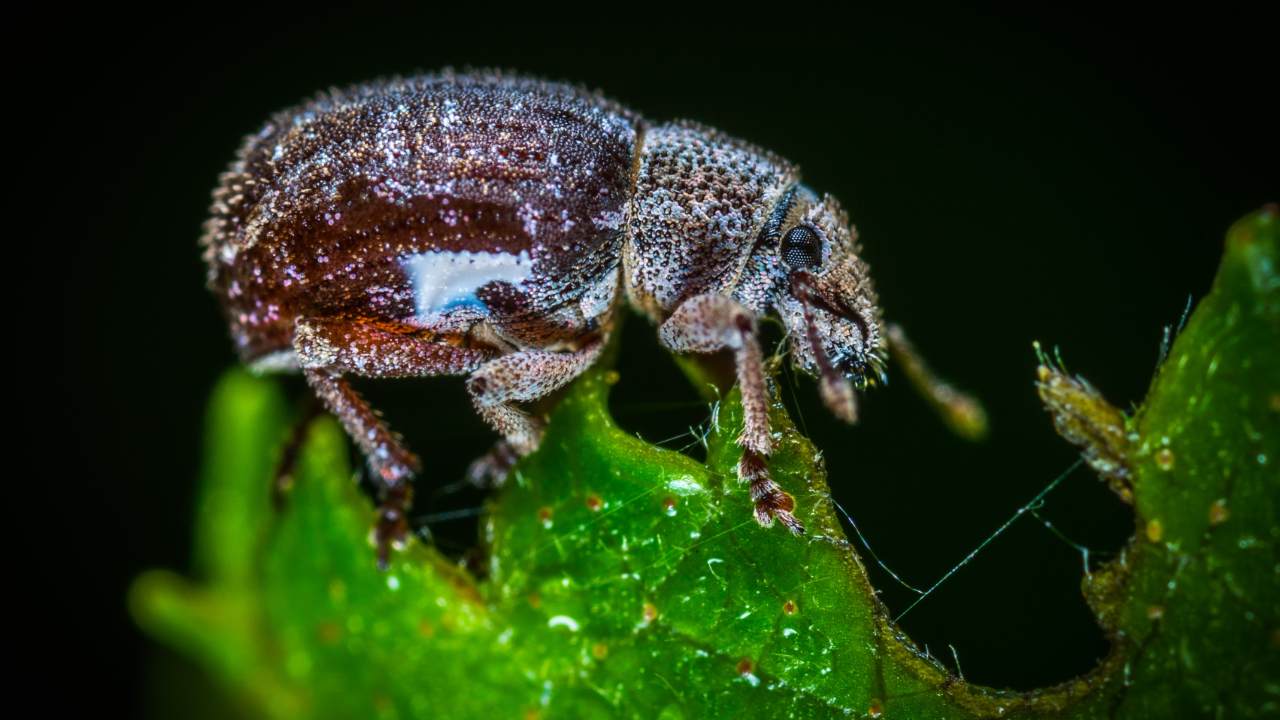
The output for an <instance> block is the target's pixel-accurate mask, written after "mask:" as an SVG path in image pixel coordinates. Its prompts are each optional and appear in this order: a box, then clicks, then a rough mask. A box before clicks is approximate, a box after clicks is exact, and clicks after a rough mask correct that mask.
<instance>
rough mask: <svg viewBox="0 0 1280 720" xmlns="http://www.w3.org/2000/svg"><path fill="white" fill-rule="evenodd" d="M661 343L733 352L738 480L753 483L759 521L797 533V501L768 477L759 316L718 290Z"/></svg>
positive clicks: (689, 310)
mask: <svg viewBox="0 0 1280 720" xmlns="http://www.w3.org/2000/svg"><path fill="white" fill-rule="evenodd" d="M658 336H659V339H660V340H661V342H662V344H663V345H665V346H666V347H668V348H670V349H671V350H673V351H675V352H696V353H708V352H717V351H719V350H724V349H729V350H732V351H733V359H734V367H735V368H736V370H737V376H738V378H737V379H738V387H739V389H740V392H741V393H742V415H743V427H742V434H740V435H739V436H738V446H739V447H741V448H742V459H741V460H739V461H738V479H739V480H741V481H743V482H746V483H750V486H751V500H752V501H753V502H754V503H755V516H756V521H757V522H759V523H760V524H761V525H765V526H768V525H770V524H772V523H773V521H774V520H775V519H776V520H778V521H779V522H781V523H782V524H783V525H784V526H786V528H787V529H788V530H790V531H791V532H793V533H795V534H797V535H799V534H801V533H803V532H804V525H803V524H801V522H800V521H799V520H798V519H797V518H796V516H795V515H794V513H793V511H794V510H795V505H796V503H795V499H794V498H792V497H791V495H790V494H788V493H786V492H784V491H783V490H782V488H781V487H780V486H779V485H778V483H776V482H774V481H773V478H772V477H770V476H769V468H768V464H767V459H768V457H769V455H770V453H771V452H772V451H773V440H772V438H771V437H770V435H769V390H768V386H767V385H766V383H765V374H764V356H763V354H762V353H761V351H760V341H759V339H758V338H757V336H756V324H755V316H754V315H752V313H751V312H750V311H749V310H747V309H746V308H745V307H743V306H742V305H741V304H740V303H738V302H737V301H736V300H734V299H733V298H730V297H728V296H725V295H719V294H706V295H698V296H695V297H692V298H689V299H688V300H686V301H685V302H684V303H682V304H681V305H680V307H678V308H676V311H675V312H674V313H672V315H671V317H670V318H668V319H667V321H666V322H664V323H663V324H662V327H660V328H659V329H658Z"/></svg>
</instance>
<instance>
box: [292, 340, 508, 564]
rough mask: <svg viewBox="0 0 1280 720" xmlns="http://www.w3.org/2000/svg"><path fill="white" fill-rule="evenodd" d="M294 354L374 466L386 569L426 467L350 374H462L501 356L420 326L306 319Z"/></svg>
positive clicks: (379, 543) (380, 561)
mask: <svg viewBox="0 0 1280 720" xmlns="http://www.w3.org/2000/svg"><path fill="white" fill-rule="evenodd" d="M294 350H295V352H297V354H298V360H299V365H301V366H302V368H303V373H304V375H305V376H306V378H307V383H308V384H310V385H311V388H312V389H313V390H314V391H315V394H316V396H317V397H318V398H320V401H321V402H322V403H324V405H325V407H326V408H327V409H328V410H329V412H331V413H333V414H334V415H335V416H336V417H337V418H338V421H339V422H341V423H342V426H343V428H344V429H345V430H346V431H347V434H348V435H350V436H351V438H352V440H354V441H355V443H356V445H357V446H359V448H360V450H361V451H362V452H363V453H364V456H365V458H366V459H367V461H368V464H369V469H370V470H371V471H372V474H373V478H374V481H375V483H376V484H377V486H378V494H379V500H380V505H379V508H378V520H377V525H376V526H375V528H374V537H375V539H376V541H377V546H378V565H379V567H382V568H384V569H385V568H386V566H387V562H388V560H389V558H390V554H391V548H392V547H393V546H397V545H401V544H403V543H404V542H405V539H406V537H407V535H408V530H409V524H408V520H407V512H408V509H409V505H410V503H411V501H412V492H413V487H412V485H411V479H412V476H413V474H414V473H415V472H417V470H418V469H419V467H420V462H419V460H418V458H417V456H415V455H414V454H413V453H412V452H410V451H409V449H408V448H407V447H405V445H404V441H403V440H402V439H401V438H400V436H399V435H397V434H396V433H394V432H392V431H391V429H390V428H389V427H387V424H386V423H385V422H383V421H382V418H381V417H380V416H379V414H378V413H377V411H375V410H374V409H373V408H371V407H370V406H369V404H368V403H367V402H365V400H364V398H362V397H360V394H359V393H357V392H356V391H355V389H354V388H352V387H351V384H350V383H349V382H348V381H347V379H346V378H345V377H343V375H344V374H354V375H363V376H367V377H419V376H426V375H460V374H463V373H466V372H469V371H471V370H473V369H475V368H476V367H479V366H480V365H481V364H482V363H484V362H485V361H486V360H488V359H489V358H491V357H493V355H494V352H493V351H492V350H489V349H485V348H470V347H465V345H464V344H463V343H462V341H461V339H460V338H456V337H440V336H435V335H431V334H429V333H426V332H424V331H423V330H421V329H420V328H415V327H412V326H405V325H394V324H386V323H375V322H370V321H365V320H360V319H351V318H305V319H300V320H299V321H298V322H297V325H296V327H295V331H294Z"/></svg>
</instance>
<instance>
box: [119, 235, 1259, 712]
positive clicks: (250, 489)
mask: <svg viewBox="0 0 1280 720" xmlns="http://www.w3.org/2000/svg"><path fill="white" fill-rule="evenodd" d="M1278 263H1280V252H1278V251H1277V216H1276V212H1275V210H1274V209H1269V210H1264V211H1261V212H1259V213H1256V214H1254V215H1252V216H1250V217H1249V218H1246V219H1245V220H1242V221H1241V222H1240V223H1239V224H1237V225H1236V226H1235V227H1234V228H1233V229H1232V230H1231V233H1230V235H1229V239H1228V243H1227V252H1226V255H1225V257H1224V260H1223V264H1222V268H1221V270H1220V272H1219V276H1218V279H1217V282H1216V284H1215V287H1214V290H1213V292H1212V293H1211V294H1210V295H1209V296H1208V297H1207V298H1205V300H1204V301H1203V302H1202V303H1201V305H1200V307H1199V308H1198V309H1197V311H1196V312H1195V314H1194V315H1193V317H1192V318H1191V320H1190V322H1189V323H1188V325H1187V327H1186V329H1185V331H1184V332H1183V333H1182V334H1181V335H1180V336H1179V337H1178V339H1177V342H1176V343H1175V345H1174V347H1173V349H1172V352H1171V354H1170V355H1169V357H1168V359H1167V361H1166V362H1165V363H1164V365H1163V366H1162V369H1161V371H1160V372H1159V374H1158V377H1157V378H1156V380H1155V382H1154V384H1153V386H1152V389H1151V392H1150V396H1149V398H1148V400H1147V402H1146V404H1145V405H1144V406H1143V407H1142V408H1141V409H1140V410H1139V411H1138V412H1137V414H1136V415H1135V416H1134V417H1132V418H1125V417H1124V416H1123V415H1120V414H1119V413H1118V412H1110V411H1109V410H1108V408H1107V406H1105V405H1104V404H1103V403H1104V401H1102V400H1101V398H1098V397H1097V396H1096V394H1094V395H1090V396H1088V397H1089V403H1092V405H1090V404H1088V403H1086V404H1083V405H1082V404H1080V402H1078V400H1079V398H1080V397H1083V396H1080V395H1078V394H1077V395H1068V396H1062V397H1060V398H1059V399H1058V400H1056V401H1051V402H1050V409H1051V410H1053V411H1054V412H1055V417H1056V418H1059V419H1060V420H1061V418H1070V419H1071V421H1072V422H1073V423H1074V424H1069V426H1070V427H1071V428H1074V429H1075V430H1077V431H1078V432H1077V434H1076V435H1068V436H1069V437H1071V438H1072V439H1073V441H1075V442H1079V443H1081V444H1083V445H1085V447H1086V451H1087V452H1092V453H1093V455H1094V456H1098V455H1103V454H1106V453H1110V455H1108V456H1107V457H1108V458H1110V459H1111V460H1112V461H1114V463H1116V464H1115V465H1114V466H1113V467H1115V468H1122V469H1124V471H1125V472H1128V474H1124V472H1122V471H1121V470H1116V472H1117V473H1119V474H1117V475H1116V477H1114V478H1111V480H1112V482H1113V486H1117V487H1119V485H1123V487H1119V489H1120V490H1124V489H1126V488H1127V489H1128V490H1130V491H1131V496H1132V500H1133V503H1134V508H1135V512H1136V514H1137V527H1138V528H1139V532H1138V534H1137V536H1136V537H1135V538H1134V539H1133V540H1132V541H1131V543H1130V545H1129V546H1128V548H1127V549H1126V551H1125V552H1124V553H1123V554H1122V555H1121V557H1120V558H1119V559H1118V560H1117V561H1115V562H1114V563H1113V564H1111V565H1109V566H1108V567H1106V568H1104V569H1102V570H1100V571H1097V572H1095V573H1094V574H1093V575H1092V576H1091V577H1090V578H1086V579H1085V581H1084V583H1083V585H1084V590H1085V593H1086V596H1087V598H1088V599H1089V601H1090V603H1091V604H1092V606H1093V607H1094V608H1095V610H1097V612H1098V613H1099V617H1100V622H1101V623H1102V625H1103V627H1104V628H1105V629H1106V630H1107V631H1108V633H1109V634H1110V636H1111V638H1112V642H1113V650H1112V653H1111V654H1110V656H1109V657H1108V658H1107V659H1106V660H1105V661H1104V662H1103V663H1102V664H1101V665H1100V666H1099V667H1098V668H1097V669H1096V670H1094V671H1093V672H1092V673H1090V674H1088V675H1087V676H1085V677H1083V678H1080V679H1077V680H1072V681H1069V682H1066V683H1063V684H1061V685H1058V686H1055V687H1052V688H1046V689H1044V690H1040V691H1035V692H1030V693H1014V692H1007V691H998V690H993V689H990V688H984V687H979V686H974V685H971V684H968V683H965V682H963V681H961V680H959V679H958V678H955V677H953V676H951V675H950V674H949V673H948V671H947V670H946V669H945V668H943V667H942V666H941V665H939V664H937V663H936V662H935V661H933V660H932V659H930V658H928V657H926V656H925V655H923V654H922V653H920V652H919V651H918V650H917V649H916V648H915V646H914V645H913V644H912V643H911V642H910V641H909V640H908V639H907V638H905V637H904V636H903V635H902V633H901V632H900V631H899V630H898V629H897V628H896V627H895V626H894V625H893V623H892V622H891V621H890V619H889V618H888V616H887V614H886V611H885V608H884V607H883V606H882V605H881V604H880V603H879V600H878V599H877V597H876V594H875V592H874V590H873V588H872V587H871V585H870V582H869V580H868V578H867V574H866V572H865V570H864V568H863V566H862V563H861V561H860V559H859V558H858V555H857V553H856V552H855V550H854V549H853V547H852V546H851V545H850V543H849V541H848V540H847V538H846V537H845V535H844V533H843V531H842V529H841V526H840V524H839V522H838V520H837V518H836V516H835V514H834V512H833V508H832V505H831V502H830V500H829V497H828V489H827V485H826V480H825V473H824V471H823V468H822V464H821V460H820V455H819V453H818V450H817V449H816V448H814V447H813V445H812V444H810V443H809V442H808V441H807V440H806V439H805V438H803V437H802V436H800V434H799V433H798V432H797V431H796V429H795V427H794V426H793V425H792V424H791V422H790V420H789V419H788V417H787V416H786V414H785V412H784V410H783V409H782V408H781V407H780V406H775V407H774V408H773V411H772V416H773V417H772V420H773V423H774V428H775V430H776V431H777V433H778V436H779V437H780V442H779V443H778V449H777V452H776V455H775V456H774V458H773V460H772V462H771V468H772V470H773V473H774V474H775V477H776V479H777V480H778V481H779V482H780V483H781V484H782V485H783V486H784V487H785V488H787V489H788V490H790V491H791V492H793V493H794V495H795V497H796V501H797V513H798V515H799V517H800V518H801V520H802V521H803V522H804V523H805V525H806V527H807V528H809V532H808V534H807V535H805V536H803V537H793V536H791V535H790V534H789V533H787V532H786V531H785V530H783V529H782V528H779V527H774V528H761V527H759V526H758V525H756V523H755V521H754V520H753V519H751V502H750V499H749V498H748V495H747V491H746V488H744V487H742V486H741V485H739V484H738V483H737V481H736V479H735V476H734V465H735V463H736V461H737V458H738V454H737V450H736V449H735V447H734V445H733V440H734V438H735V437H736V435H737V432H738V430H739V428H740V427H741V408H740V406H739V405H738V402H737V397H736V394H730V395H729V396H727V397H726V398H725V400H724V402H722V403H720V404H718V405H717V408H716V412H715V415H714V422H713V427H712V432H711V433H710V435H709V436H708V437H707V450H708V452H707V458H708V460H707V462H706V464H705V465H704V464H699V463H696V462H694V461H692V460H690V459H689V458H687V457H685V456H683V455H680V454H678V453H674V452H670V451H666V450H661V449H658V448H656V447H653V446H650V445H647V444H645V443H643V442H642V441H640V440H637V439H636V438H634V437H632V436H630V435H628V434H626V433H625V432H623V431H621V430H620V429H619V428H618V427H617V426H616V425H615V424H614V423H613V421H612V420H611V418H610V417H609V415H608V412H607V409H606V408H607V403H606V398H607V394H608V391H609V384H610V379H611V373H610V372H609V371H608V370H607V369H605V368H604V367H603V366H604V365H605V364H607V363H601V365H602V367H600V368H598V369H595V370H593V371H591V372H589V373H588V374H587V375H585V376H584V377H583V378H582V379H580V380H579V381H578V382H576V383H575V384H574V385H573V386H572V388H571V389H570V390H569V391H568V392H567V394H566V396H565V397H564V399H563V400H562V401H561V402H560V403H559V405H558V406H557V408H556V410H555V411H554V412H553V414H552V417H551V423H550V430H549V432H548V434H547V437H546V439H545V441H544V443H543V446H542V448H541V449H540V450H539V451H538V452H537V453H535V454H534V455H532V456H530V457H528V458H526V459H525V460H524V461H523V462H522V463H521V464H520V465H519V466H518V468H517V470H516V472H515V473H514V475H513V477H512V479H511V480H510V481H509V482H508V485H507V487H505V488H504V489H503V490H501V491H500V492H498V493H497V494H496V495H495V497H494V498H493V499H492V501H491V503H490V505H489V507H488V513H487V516H486V518H485V520H484V523H483V532H482V545H483V548H484V550H485V551H486V558H487V560H486V562H487V573H486V575H487V577H485V578H484V579H482V580H477V579H475V578H473V577H472V576H471V575H469V574H468V573H466V572H464V571H463V570H461V569H459V568H458V567H457V566H456V565H455V564H453V563H452V562H450V561H449V560H447V559H446V558H444V557H443V556H441V555H440V554H439V553H438V552H437V551H436V550H435V549H434V548H432V547H430V546H427V545H423V544H421V543H418V542H416V541H415V542H411V543H410V545H409V547H408V548H407V549H406V550H405V551H404V552H401V553H398V554H397V555H396V556H395V557H394V560H393V563H392V566H391V568H390V569H389V571H387V572H380V571H378V570H377V569H376V567H375V563H374V560H373V557H374V556H373V550H372V548H371V546H370V544H369V539H368V538H369V528H370V524H371V520H372V515H373V510H372V507H371V504H370V502H369V500H368V499H367V498H366V497H364V496H363V495H362V494H361V493H360V491H359V490H358V488H357V485H356V483H355V482H353V472H352V469H351V466H350V464H349V460H348V457H347V454H348V450H347V441H346V439H345V438H344V437H343V435H342V433H341V431H340V430H339V428H338V426H337V425H336V424H335V423H334V422H333V421H332V420H328V419H326V420H322V421H318V422H315V423H313V424H312V425H311V427H310V430H309V436H308V438H307V441H306V443H305V446H304V448H303V450H302V452H301V454H300V456H299V458H298V465H297V468H296V471H295V473H294V476H295V486H294V488H293V490H292V492H291V493H290V495H289V496H288V498H287V502H286V504H285V505H284V507H283V509H281V510H279V511H276V510H273V509H272V506H271V503H270V487H271V479H272V475H273V471H274V468H275V466H276V463H277V462H278V456H279V451H278V450H277V449H276V448H278V447H280V446H281V443H282V441H283V438H285V437H286V436H287V434H288V420H287V418H286V415H287V414H286V413H285V412H284V410H283V408H284V403H283V401H282V399H281V397H280V393H279V390H278V389H277V387H276V386H275V384H274V383H272V382H270V381H267V380H263V379H255V378H251V377H249V376H248V375H245V374H244V373H242V372H239V371H236V372H232V373H230V374H229V375H228V376H227V377H226V379H224V380H223V382H222V383H221V384H220V386H219V387H218V389H217V391H216V392H215V394H214V398H213V401H212V405H211V408H212V409H211V411H210V418H209V428H210V432H209V442H208V460H207V464H206V467H207V472H206V473H205V476H204V479H203V490H202V492H203V500H202V503H201V509H200V513H199V521H198V523H197V527H196V533H197V536H196V543H197V562H196V566H195V569H196V574H197V580H194V581H188V580H185V579H183V578H180V577H178V576H176V575H173V574H171V573H168V572H164V571H153V572H151V573H148V574H146V575H144V576H142V577H141V578H139V579H138V580H137V582H136V583H135V585H134V588H133V590H132V593H131V606H132V608H133V610H134V613H135V616H136V617H137V619H138V622H139V623H140V624H141V625H142V626H143V627H144V628H145V629H146V630H147V631H148V632H150V633H151V634H152V635H153V636H154V637H156V638H157V639H159V640H161V641H162V642H165V643H167V644H169V645H172V646H174V647H176V648H178V649H179V650H181V651H183V652H184V653H186V654H188V655H190V656H191V657H193V658H195V659H196V660H197V661H199V662H200V663H202V664H203V665H204V666H206V667H207V668H208V669H209V671H210V672H211V673H212V674H213V675H214V676H216V677H218V678H219V679H220V680H221V681H222V682H224V683H225V684H226V685H227V686H228V687H230V688H232V689H233V690H234V691H235V692H237V693H239V694H241V695H242V696H243V697H245V698H247V700H248V702H249V703H250V704H251V705H252V706H253V707H255V708H256V709H257V710H258V711H259V712H260V713H261V714H262V715H264V716H268V717H317V718H319V717H335V718H336V717H368V716H378V717H390V718H410V717H426V716H440V717H450V718H471V717H475V718H489V717H512V716H522V717H573V718H596V717H599V718H606V717H607V718H613V717H636V718H654V717H657V718H668V719H674V718H703V717H769V718H772V717H783V716H787V717H865V716H873V717H874V716H882V717H887V718H924V717H930V718H933V717H954V718H966V717H1050V716H1052V717H1126V718H1164V717H1215V716H1226V717H1255V716H1258V717H1260V716H1264V715H1268V714H1274V713H1275V712H1276V711H1277V707H1278V703H1280V661H1278V658H1280V558H1278V557H1277V543H1278V542H1280V523H1278V522H1277V506H1276V505H1277V489H1278V486H1280V480H1278V479H1277V478H1280V473H1277V471H1276V466H1277V463H1280V439H1278V435H1277V433H1278V432H1280V427H1278V425H1280V363H1278V361H1277V349H1280V277H1278V275H1277V265H1278ZM1047 372H1049V373H1050V375H1049V376H1046V377H1050V378H1051V379H1052V378H1056V377H1058V376H1057V375H1055V374H1054V373H1057V371H1055V370H1048V371H1047ZM1072 382H1074V381H1072ZM1081 387H1082V388H1084V392H1091V390H1090V389H1088V388H1087V386H1085V385H1081ZM1062 398H1066V399H1062ZM1071 398H1075V399H1071ZM1089 408H1093V409H1094V410H1096V412H1094V411H1090V410H1089ZM1073 413H1074V414H1073ZM1114 418H1120V420H1115V419H1114ZM1105 423H1111V425H1112V426H1116V423H1121V424H1122V425H1123V427H1122V430H1123V432H1122V433H1120V435H1117V436H1115V437H1119V438H1121V439H1120V440H1118V441H1116V442H1114V443H1112V444H1111V445H1108V446H1106V447H1101V446H1099V445H1098V444H1097V443H1098V441H1097V437H1098V435H1097V434H1096V433H1094V432H1093V431H1096V430H1098V429H1103V430H1106V429H1109V428H1107V427H1105V426H1104V424H1105ZM1059 427H1060V428H1061V427H1063V425H1062V423H1061V422H1060V423H1059ZM1110 429H1114V427H1112V428H1110ZM1117 448H1118V449H1117ZM1091 462H1092V460H1091ZM1094 464H1095V466H1096V467H1104V465H1102V464H1098V463H1094Z"/></svg>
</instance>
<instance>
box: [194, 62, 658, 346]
mask: <svg viewBox="0 0 1280 720" xmlns="http://www.w3.org/2000/svg"><path fill="white" fill-rule="evenodd" d="M640 124H641V121H640V119H639V118H638V117H637V116H636V115H634V114H632V113H630V112H628V111H626V110H625V109H623V108H621V107H620V106H618V105H617V104H615V103H613V102H610V101H608V100H606V99H604V98H602V97H600V96H599V95H596V94H592V93H589V92H586V91H584V90H581V89H579V88H574V87H571V86H568V85H562V84H556V83H548V82H541V81H537V80H531V79H527V78H512V77H505V76H502V75H499V74H496V73H469V74H452V73H445V74H440V75H430V76H423V77H416V78H411V79H406V80H392V81H386V82H376V83H371V84H367V85H360V86H357V87H353V88H350V89H347V90H342V91H335V92H331V93H328V94H325V95H322V96H320V97H318V98H316V99H314V100H312V101H310V102H307V103H304V104H302V105H299V106H297V107H295V108H292V109H289V110H286V111H284V112H281V113H279V114H277V115H276V116H275V117H274V118H272V120H271V121H270V122H268V123H267V124H266V126H264V127H263V128H262V130H261V131H259V132H258V133H257V134H256V135H253V136H251V137H249V138H247V139H246V141H245V143H244V145H243V146H242V148H241V149H240V153H239V156H238V158H237V160H236V161H235V162H234V163H233V164H232V166H231V168H230V169H229V170H228V172H227V173H225V174H224V175H223V176H222V178H221V181H220V184H219V187H218V189H217V190H216V191H215V193H214V202H213V207H212V217H211V219H210V220H209V221H208V223H207V225H206V233H205V236H204V239H203V244H204V246H205V259H206V261H207V264H208V272H209V285H210V287H211V289H212V290H213V291H214V292H215V293H216V294H217V295H218V297H219V298H220V299H221V301H222V303H223V306H224V308H225V310H226V313H227V316H228V320H229V322H230V326H231V333H232V336H233V338H234V339H235V341H236V345H237V347H238V349H239V351H240V353H241V355H242V357H243V358H244V359H246V360H252V359H254V358H259V357H261V356H263V355H266V354H269V353H272V352H275V351H279V350H286V349H288V348H289V347H290V343H291V340H292V331H293V327H294V321H295V319H296V318H298V317H302V316H325V317H334V316H358V317H364V318H372V319H375V320H385V321H390V322H410V323H411V322H413V321H414V318H415V298H414V290H413V287H412V283H411V282H410V278H408V277H406V272H405V269H404V260H405V258H407V257H411V256H413V255H414V254H415V253H424V252H433V251H449V252H460V253H486V252H487V253H510V254H512V255H516V256H520V257H524V255H522V253H527V257H528V261H529V262H531V263H532V269H531V273H532V275H531V277H530V281H529V282H526V283H522V284H521V285H520V287H519V288H515V287H514V286H511V285H505V286H503V285H501V284H498V285H495V286H494V287H491V288H488V293H489V295H488V297H486V301H487V302H488V303H490V304H491V305H496V306H499V307H498V308H497V309H498V310H500V311H501V312H503V313H505V314H507V315H508V316H510V317H512V318H514V319H515V320H514V321H513V322H515V323H516V324H518V320H519V318H520V317H526V318H545V317H547V316H550V315H552V314H554V311H555V310H556V308H559V307H563V306H566V305H570V304H573V303H577V302H579V300H580V299H581V297H582V295H583V294H584V293H586V292H590V291H591V289H592V288H593V283H595V282H596V281H597V280H599V279H600V278H605V277H612V273H614V272H615V270H616V268H617V265H618V262H619V255H620V253H621V244H622V241H623V231H624V227H623V224H624V217H625V213H626V204H627V202H628V200H629V198H630V197H631V182H632V179H631V174H632V166H633V162H634V156H635V154H636V147H637V138H638V134H639V132H640Z"/></svg>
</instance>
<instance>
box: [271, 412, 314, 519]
mask: <svg viewBox="0 0 1280 720" xmlns="http://www.w3.org/2000/svg"><path fill="white" fill-rule="evenodd" d="M321 412H323V410H322V409H321V407H320V403H318V402H316V398H315V396H314V395H312V396H308V397H307V399H306V406H305V407H304V408H303V410H302V412H301V413H300V415H299V416H298V419H297V420H295V421H294V424H293V429H292V430H290V431H289V439H288V440H286V441H285V444H284V449H283V450H282V451H281V452H280V459H279V460H278V461H277V462H276V476H275V481H274V482H273V483H271V506H272V507H273V508H275V510H276V511H277V512H279V511H280V510H282V509H283V508H284V501H285V496H286V495H287V494H288V492H289V490H290V489H291V488H292V487H293V471H294V470H295V469H296V468H297V465H298V453H299V452H300V451H301V450H302V443H303V442H304V441H305V440H306V439H307V431H308V430H309V429H311V422H312V421H313V420H315V419H316V417H318V416H319V415H320V413H321Z"/></svg>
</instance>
